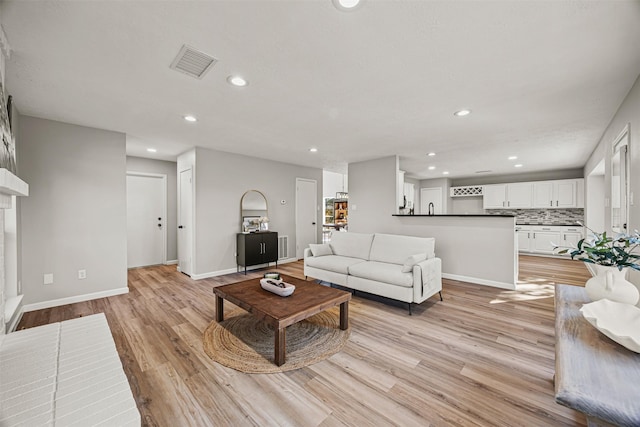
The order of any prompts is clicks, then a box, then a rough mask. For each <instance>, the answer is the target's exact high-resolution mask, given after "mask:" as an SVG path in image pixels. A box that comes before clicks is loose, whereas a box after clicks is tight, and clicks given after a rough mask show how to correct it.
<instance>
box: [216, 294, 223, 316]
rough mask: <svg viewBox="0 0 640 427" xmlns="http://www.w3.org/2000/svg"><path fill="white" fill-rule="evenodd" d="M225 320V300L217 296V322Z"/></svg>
mask: <svg viewBox="0 0 640 427" xmlns="http://www.w3.org/2000/svg"><path fill="white" fill-rule="evenodd" d="M223 320H224V298H221V297H219V296H218V295H216V322H222V321H223Z"/></svg>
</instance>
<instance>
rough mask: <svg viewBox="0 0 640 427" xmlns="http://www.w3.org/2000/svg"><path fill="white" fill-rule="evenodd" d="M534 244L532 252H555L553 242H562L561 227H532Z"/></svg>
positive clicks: (549, 253)
mask: <svg viewBox="0 0 640 427" xmlns="http://www.w3.org/2000/svg"><path fill="white" fill-rule="evenodd" d="M531 234H532V245H531V252H533V253H539V254H548V255H553V254H555V253H556V252H555V250H554V246H553V243H555V244H557V245H558V244H560V241H561V240H560V239H561V230H560V227H553V226H549V227H546V226H535V227H531Z"/></svg>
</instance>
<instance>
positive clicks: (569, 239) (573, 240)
mask: <svg viewBox="0 0 640 427" xmlns="http://www.w3.org/2000/svg"><path fill="white" fill-rule="evenodd" d="M561 233H562V237H561V239H562V242H561V243H559V244H560V245H561V246H563V247H569V248H575V247H577V246H578V242H579V241H580V239H582V238H583V237H584V230H583V228H582V227H580V226H576V227H562V230H561ZM569 252H570V250H569ZM564 255H565V256H571V254H570V253H567V254H564Z"/></svg>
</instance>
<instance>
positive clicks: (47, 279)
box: [42, 273, 53, 285]
mask: <svg viewBox="0 0 640 427" xmlns="http://www.w3.org/2000/svg"><path fill="white" fill-rule="evenodd" d="M42 284H43V285H53V273H48V274H45V275H44V277H43V279H42Z"/></svg>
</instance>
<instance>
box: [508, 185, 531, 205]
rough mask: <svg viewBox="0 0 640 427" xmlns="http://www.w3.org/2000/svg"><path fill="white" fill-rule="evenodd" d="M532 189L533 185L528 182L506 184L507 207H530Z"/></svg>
mask: <svg viewBox="0 0 640 427" xmlns="http://www.w3.org/2000/svg"><path fill="white" fill-rule="evenodd" d="M532 189H533V185H532V184H531V183H530V182H517V183H514V184H507V207H508V208H510V209H527V208H530V207H531V192H532Z"/></svg>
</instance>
